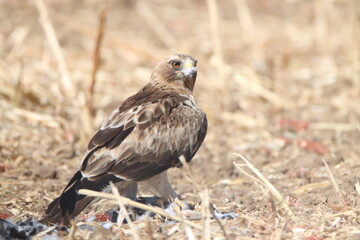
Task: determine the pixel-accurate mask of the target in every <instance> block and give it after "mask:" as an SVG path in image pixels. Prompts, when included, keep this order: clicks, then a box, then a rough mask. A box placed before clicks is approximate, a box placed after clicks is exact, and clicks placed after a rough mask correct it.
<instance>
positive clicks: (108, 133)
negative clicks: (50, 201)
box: [80, 86, 207, 181]
mask: <svg viewBox="0 0 360 240" xmlns="http://www.w3.org/2000/svg"><path fill="white" fill-rule="evenodd" d="M148 88H149V87H148V86H145V87H144V88H143V89H142V90H141V91H140V92H139V93H137V94H135V95H134V96H132V97H130V98H129V99H127V100H126V101H125V102H124V103H123V104H122V105H121V106H120V107H119V108H118V109H116V110H114V111H113V112H112V113H111V114H110V116H109V117H108V118H107V119H106V120H105V121H104V122H103V124H102V125H101V127H100V129H99V130H98V132H97V133H96V134H95V135H94V137H93V138H92V139H91V141H90V142H89V145H88V151H87V153H86V154H85V156H84V158H83V160H82V161H81V164H80V170H81V172H82V174H83V175H84V176H85V177H88V178H90V179H91V178H95V179H96V178H97V177H98V176H101V175H102V174H105V173H110V174H114V175H115V176H117V177H119V178H122V179H124V180H132V181H142V180H145V179H147V178H149V177H152V176H154V175H156V174H159V173H161V172H162V171H164V170H166V169H168V168H170V167H173V166H177V165H178V164H179V160H178V157H179V156H181V155H184V156H185V158H186V160H187V161H190V160H191V158H192V157H193V156H194V155H195V153H196V151H197V150H198V148H199V147H200V145H201V143H202V142H203V140H204V138H205V135H206V130H207V120H206V115H205V113H204V112H202V110H201V109H200V108H198V107H197V105H196V103H195V100H194V98H193V96H192V95H184V94H179V93H175V92H171V91H159V90H158V91H154V89H152V91H149V90H150V89H148Z"/></svg>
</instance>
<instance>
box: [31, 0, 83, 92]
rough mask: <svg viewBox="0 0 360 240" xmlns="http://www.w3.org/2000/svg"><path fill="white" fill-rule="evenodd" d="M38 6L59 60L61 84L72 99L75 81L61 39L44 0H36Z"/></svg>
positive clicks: (44, 27) (49, 39)
mask: <svg viewBox="0 0 360 240" xmlns="http://www.w3.org/2000/svg"><path fill="white" fill-rule="evenodd" d="M35 3H36V7H37V9H38V11H39V14H40V23H41V26H42V28H43V30H44V33H45V36H46V38H47V40H48V43H49V45H50V48H51V50H52V52H53V54H54V57H55V59H56V61H57V64H58V68H59V72H60V73H61V79H62V81H61V85H62V87H63V91H64V93H65V95H66V96H67V97H69V98H70V99H71V98H73V97H74V96H75V93H76V88H75V85H74V83H73V82H72V81H71V79H70V75H69V72H68V69H67V66H66V62H65V58H64V55H63V53H62V50H61V47H60V44H59V40H58V38H57V36H56V33H55V30H54V27H53V25H52V23H51V20H50V18H49V14H48V11H47V9H46V7H45V4H44V2H43V1H42V0H35Z"/></svg>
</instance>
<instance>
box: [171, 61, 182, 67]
mask: <svg viewBox="0 0 360 240" xmlns="http://www.w3.org/2000/svg"><path fill="white" fill-rule="evenodd" d="M180 65H181V62H180V61H172V62H171V66H172V67H173V68H175V69H178V68H179V67H180Z"/></svg>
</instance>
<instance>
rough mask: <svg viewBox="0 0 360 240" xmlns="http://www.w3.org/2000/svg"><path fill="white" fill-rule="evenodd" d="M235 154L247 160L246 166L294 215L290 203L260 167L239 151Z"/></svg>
mask: <svg viewBox="0 0 360 240" xmlns="http://www.w3.org/2000/svg"><path fill="white" fill-rule="evenodd" d="M234 155H235V156H237V157H240V159H241V160H243V161H244V162H245V164H246V166H247V167H248V168H249V169H250V170H251V171H252V172H253V173H254V174H255V175H256V176H257V177H258V178H259V180H260V181H261V182H262V183H263V184H264V185H265V186H266V187H267V188H268V189H269V190H270V192H271V194H272V195H273V196H274V197H275V198H276V199H277V200H278V201H279V203H280V204H281V205H282V206H283V208H284V209H285V210H286V211H287V213H288V215H289V216H290V217H293V216H294V213H293V212H292V210H291V209H290V207H289V205H287V203H286V202H285V200H284V198H283V196H282V195H281V193H280V192H279V191H278V190H277V189H276V188H275V187H274V185H272V184H271V183H270V182H269V180H267V179H266V178H265V177H264V175H262V173H261V172H260V171H259V170H258V169H256V168H255V166H254V165H252V164H251V163H250V162H249V161H248V160H247V159H246V158H245V157H244V156H243V155H241V154H238V153H234ZM234 165H235V166H236V167H237V168H238V169H241V165H239V164H238V163H236V162H234Z"/></svg>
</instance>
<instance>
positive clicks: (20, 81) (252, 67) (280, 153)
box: [0, 0, 360, 240]
mask: <svg viewBox="0 0 360 240" xmlns="http://www.w3.org/2000/svg"><path fill="white" fill-rule="evenodd" d="M44 3H45V6H43V5H42V0H34V1H23V0H11V1H7V0H1V1H0V4H1V6H0V56H1V57H0V84H1V87H0V213H1V216H2V217H4V215H6V214H9V216H12V217H13V218H14V219H15V220H21V219H22V220H23V219H26V218H27V217H29V216H33V217H35V218H38V217H40V216H41V215H42V213H43V211H44V210H45V207H46V206H47V204H48V203H49V202H50V201H51V200H52V199H53V198H54V197H56V196H57V195H58V194H59V193H60V192H61V190H62V189H63V187H64V186H65V184H66V182H67V180H68V179H69V178H70V176H71V175H72V174H73V173H74V170H75V168H76V167H77V163H78V161H79V159H80V158H81V155H82V154H83V152H84V150H85V146H86V144H87V141H88V140H89V137H90V136H91V134H92V133H93V132H94V131H95V129H96V127H97V126H99V124H100V123H101V121H102V120H103V119H104V118H105V116H106V115H107V114H108V113H109V112H110V111H111V110H112V109H113V108H115V107H116V106H118V105H119V104H120V103H121V102H122V101H123V100H124V99H125V98H127V97H128V96H130V95H131V94H133V93H135V92H136V91H137V90H138V89H139V88H140V87H141V86H143V85H144V84H145V83H146V82H147V81H148V78H149V75H150V73H151V71H152V67H153V66H154V65H155V64H156V63H157V62H158V61H159V59H162V58H164V57H166V56H168V55H170V54H172V53H174V52H184V53H188V54H190V55H192V56H194V57H196V58H197V59H198V61H199V62H198V66H199V73H198V81H197V86H196V89H195V95H196V97H197V99H198V104H199V105H200V106H201V107H202V108H203V109H204V110H205V112H206V113H207V115H208V119H209V131H208V135H207V138H206V139H205V143H204V144H203V147H202V148H201V150H200V151H199V153H198V154H197V156H196V157H195V158H194V159H193V161H192V163H191V166H190V167H191V171H192V172H193V175H194V176H192V177H191V176H190V177H189V171H185V173H184V171H180V170H178V169H174V170H172V171H171V173H172V174H171V182H172V183H173V185H174V186H175V187H176V190H177V191H178V192H179V193H181V194H182V195H183V197H184V198H186V199H187V200H188V201H192V202H194V203H195V204H197V208H196V211H197V212H199V213H201V214H202V215H203V218H202V220H196V221H191V222H192V223H193V224H196V225H197V226H200V227H199V229H197V228H196V227H194V226H190V225H188V224H187V223H175V224H172V225H169V224H164V223H163V222H161V221H160V220H159V219H154V220H150V221H136V222H133V224H132V225H131V226H130V225H127V224H125V225H122V226H121V227H117V226H116V224H114V227H113V229H112V230H104V229H101V228H96V229H95V231H93V232H88V231H86V230H81V229H73V232H72V233H71V234H74V235H73V236H82V237H83V238H88V239H96V238H98V239H103V237H102V236H104V235H105V234H106V238H108V239H116V238H119V237H121V238H128V239H131V238H135V236H136V235H137V236H138V237H139V238H141V239H142V238H148V239H163V238H169V239H196V238H201V235H203V238H204V239H208V238H210V234H212V237H214V236H215V237H216V236H219V237H220V238H224V233H223V230H225V232H226V234H227V237H228V239H308V240H320V239H359V238H360V217H359V211H360V205H359V204H360V203H359V196H360V184H359V182H360V164H359V163H360V162H359V157H360V148H359V143H360V131H359V129H358V125H357V124H358V123H359V120H358V119H359V116H360V107H359V101H360V75H359V73H360V62H359V57H360V55H359V54H360V49H359V48H360V44H359V43H360V20H359V19H360V5H359V2H358V1H357V0H333V1H330V0H308V1H296V0H293V1H285V0H283V1H268V0H254V1H253V0H251V1H250V0H248V1H247V0H225V1H215V0H208V1H205V0H202V1H200V0H199V1H190V0H184V1H167V0H155V1H131V0H122V1H115V0H109V2H108V11H107V12H106V10H102V9H104V5H103V4H104V2H103V1H101V0H91V1H85V0H83V1H80V0H77V1H70V0H61V1H60V0H46V1H44ZM45 11H47V14H48V17H47V15H46V12H45ZM101 13H103V16H104V17H103V18H102V19H103V21H104V23H105V28H103V29H102V30H103V32H104V35H103V36H102V35H101V34H99V32H101V31H99V29H101V28H99V25H100V22H101V17H100V16H101ZM52 27H53V28H52ZM52 29H53V30H54V31H52ZM54 33H55V34H56V35H54ZM102 37H103V38H102ZM101 38H102V41H99V39H101ZM97 39H98V40H97ZM96 43H98V46H99V47H101V61H100V65H98V69H97V71H96V69H95V70H94V65H96V64H97V63H96V57H94V56H95V55H96V54H95V52H96V51H95V49H96ZM95 72H96V73H97V74H96V77H94V73H95ZM233 153H237V155H234V154H233ZM239 154H241V155H242V156H243V157H242V156H240V155H239ZM325 163H327V164H325ZM194 177H195V178H196V180H195V179H194ZM194 181H197V184H194ZM276 189H277V190H276ZM199 193H200V194H199ZM201 200H202V201H201ZM208 201H209V202H210V203H212V204H213V205H214V206H215V207H216V208H217V209H218V210H219V211H220V212H231V211H232V212H235V213H237V214H238V218H236V219H233V220H226V219H225V220H221V223H220V224H219V223H218V222H216V221H215V220H214V219H212V218H210V217H209V211H208V210H207V205H208V204H207V202H208ZM120 202H121V201H120ZM122 203H124V201H123V202H122ZM101 207H104V206H103V204H99V205H98V206H97V207H95V208H92V209H90V210H91V212H90V213H94V212H97V213H99V211H100V210H99V208H101ZM100 212H101V211H100ZM92 224H94V225H96V224H98V223H96V222H93V223H92ZM221 226H222V227H223V230H222V228H221Z"/></svg>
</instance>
